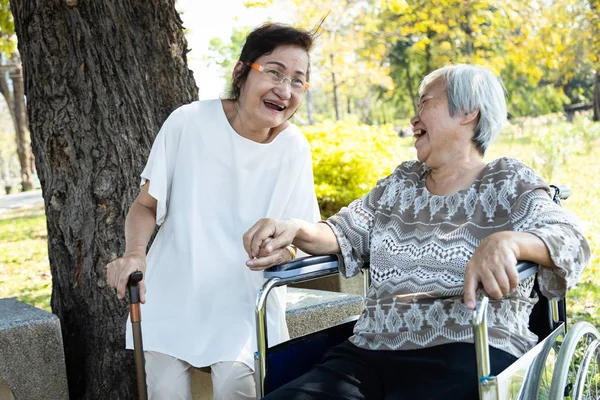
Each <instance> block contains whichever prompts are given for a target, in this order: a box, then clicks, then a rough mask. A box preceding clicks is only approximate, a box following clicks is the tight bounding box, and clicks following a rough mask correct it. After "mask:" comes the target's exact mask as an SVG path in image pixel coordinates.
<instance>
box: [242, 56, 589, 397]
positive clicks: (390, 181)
mask: <svg viewBox="0 0 600 400" xmlns="http://www.w3.org/2000/svg"><path fill="white" fill-rule="evenodd" d="M506 115H507V112H506V102H505V97H504V88H503V87H502V84H501V82H500V81H499V80H498V79H497V78H496V77H495V76H494V75H493V74H492V73H491V72H489V71H487V70H486V69H484V68H481V67H477V66H472V65H454V66H449V67H444V68H441V69H439V70H436V71H434V72H432V73H431V74H429V75H428V76H427V77H425V79H424V80H423V82H422V84H421V87H420V100H419V109H418V112H417V114H416V115H415V116H414V117H413V118H412V120H411V124H412V126H413V130H414V135H415V137H416V142H415V147H416V150H417V160H416V161H408V162H403V163H402V164H400V165H399V166H398V167H397V168H396V170H395V171H394V172H393V173H392V174H391V175H390V176H388V177H386V178H383V179H382V180H380V181H379V182H378V183H377V185H376V187H375V188H374V189H372V190H371V191H370V192H369V193H368V194H366V195H365V196H364V197H362V198H361V199H358V200H355V201H354V202H352V203H351V204H350V205H349V206H348V207H344V208H342V209H341V210H340V211H339V212H338V213H337V214H336V215H334V216H332V217H331V218H329V219H327V220H326V221H322V222H321V223H310V222H306V221H302V220H301V219H284V220H276V219H262V220H260V221H258V222H257V223H256V224H255V225H254V226H253V227H252V228H251V229H250V230H249V231H248V232H247V233H246V234H245V235H244V246H245V248H246V251H247V252H248V256H249V258H250V259H249V260H248V261H247V265H248V266H249V268H250V269H251V270H260V269H262V268H266V267H269V266H271V265H273V264H275V263H276V258H277V252H278V251H280V250H279V249H281V248H284V247H285V246H287V245H290V244H294V245H296V246H298V247H299V248H300V249H302V250H304V251H306V252H307V253H310V254H329V253H338V252H339V253H341V254H342V255H343V259H344V263H343V265H342V266H341V267H340V272H341V273H342V274H343V275H345V276H347V277H349V276H352V275H355V274H357V273H358V272H359V270H360V267H361V265H362V264H363V263H364V262H366V261H369V262H370V274H371V282H372V285H371V287H370V289H369V291H368V293H367V296H366V299H365V307H364V309H363V312H362V315H361V317H360V318H359V320H358V321H357V323H356V326H355V328H354V335H353V336H352V337H350V339H349V340H348V341H346V342H345V343H343V344H341V345H339V346H337V347H334V348H333V349H331V350H330V351H329V352H328V353H327V354H326V355H325V356H324V359H323V360H322V363H321V364H320V365H317V366H316V367H315V368H314V369H312V370H311V371H310V372H308V373H307V374H305V375H304V376H302V377H300V378H298V379H297V380H295V381H293V382H291V383H289V384H288V385H286V386H283V387H282V388H280V389H279V390H276V391H275V392H273V393H271V394H270V395H268V396H267V397H266V398H268V399H285V400H297V399H324V398H327V399H369V400H372V399H390V400H391V399H394V400H397V399H455V400H456V399H476V398H478V388H477V371H476V362H475V349H474V346H473V344H472V343H473V333H472V327H471V321H470V319H471V316H472V312H470V310H472V309H473V308H474V307H475V302H476V293H477V289H478V287H479V286H482V288H483V290H485V291H486V292H487V294H488V295H489V296H491V298H492V299H493V300H492V301H491V302H490V306H489V309H488V316H489V318H488V325H489V334H490V339H489V344H490V346H491V348H490V359H491V373H492V374H498V373H499V372H500V371H502V370H503V369H504V368H506V367H507V366H508V365H510V364H511V363H512V362H514V360H516V358H518V357H520V356H521V355H523V354H524V353H525V352H526V351H528V350H529V349H531V348H532V347H533V346H534V345H535V344H536V342H537V337H536V336H535V335H534V334H533V333H532V332H530V331H529V329H528V319H529V314H530V313H531V310H532V308H533V305H534V304H535V303H536V302H537V295H536V294H535V293H533V292H532V288H533V284H534V279H535V277H533V276H532V277H530V278H528V279H525V280H523V281H521V282H519V281H518V274H517V271H516V268H515V266H516V264H517V261H518V260H528V261H533V262H535V263H538V264H540V270H539V273H538V278H537V279H538V282H539V286H540V289H541V291H542V293H543V294H544V295H545V296H547V297H550V298H555V297H562V296H564V295H565V293H566V291H567V290H568V289H569V288H570V287H572V286H573V285H574V284H575V283H576V281H577V279H578V277H579V276H580V274H581V272H582V270H583V268H584V267H585V266H586V264H587V262H588V260H589V258H590V249H589V246H588V243H587V242H586V239H585V237H584V235H583V233H582V231H581V227H580V226H579V224H578V222H577V220H576V219H575V218H574V216H573V215H571V214H570V213H569V212H568V211H567V210H565V209H562V208H560V207H559V206H558V205H556V204H555V203H553V202H552V200H551V197H550V188H549V187H548V184H547V183H546V182H544V180H543V179H541V178H540V177H539V176H538V175H537V174H536V173H535V172H534V171H533V170H531V168H529V167H528V166H526V165H524V164H523V163H521V162H519V161H517V160H515V159H512V158H500V159H497V160H494V161H492V162H489V163H487V162H485V161H484V159H483V157H484V154H485V152H486V150H487V148H488V146H489V145H490V143H491V142H492V140H493V139H494V137H495V136H496V135H497V134H498V133H499V131H500V130H501V128H502V126H503V124H504V122H505V121H506Z"/></svg>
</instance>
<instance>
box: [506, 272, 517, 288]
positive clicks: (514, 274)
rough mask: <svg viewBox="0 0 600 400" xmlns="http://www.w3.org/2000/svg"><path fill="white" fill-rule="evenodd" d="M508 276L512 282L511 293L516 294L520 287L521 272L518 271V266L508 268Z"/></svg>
mask: <svg viewBox="0 0 600 400" xmlns="http://www.w3.org/2000/svg"><path fill="white" fill-rule="evenodd" d="M506 274H507V275H508V281H509V282H510V291H511V292H516V291H517V288H518V287H519V272H518V271H517V268H516V266H511V267H509V268H507V269H506Z"/></svg>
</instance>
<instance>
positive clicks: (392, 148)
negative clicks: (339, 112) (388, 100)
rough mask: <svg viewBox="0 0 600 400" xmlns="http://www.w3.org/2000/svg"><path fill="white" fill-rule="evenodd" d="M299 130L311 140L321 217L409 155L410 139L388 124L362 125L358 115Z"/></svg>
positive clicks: (358, 194)
mask: <svg viewBox="0 0 600 400" xmlns="http://www.w3.org/2000/svg"><path fill="white" fill-rule="evenodd" d="M302 131H303V132H304V134H305V135H306V137H307V138H308V140H309V142H310V144H311V150H312V156H313V170H314V177H315V190H316V193H317V199H318V201H319V206H320V207H321V215H322V217H323V218H327V217H329V216H331V215H333V214H335V213H336V212H337V211H339V209H340V208H341V207H344V206H347V205H348V204H349V203H350V202H351V201H352V200H354V199H357V198H359V197H361V196H362V195H364V194H365V193H367V192H368V191H369V190H370V189H371V188H373V187H374V186H375V184H376V183H377V181H378V180H379V179H381V178H383V177H385V176H387V175H389V174H390V173H391V172H392V171H393V170H394V168H395V167H396V166H397V165H398V164H400V162H402V161H404V160H406V159H409V156H410V150H409V149H410V148H412V142H413V140H412V139H409V138H400V137H399V136H398V134H397V132H396V131H395V130H394V129H393V127H392V126H391V125H381V126H369V125H362V124H360V123H359V122H358V120H357V119H348V120H345V121H338V122H323V123H321V124H318V125H313V126H305V127H302ZM410 158H414V156H413V157H410Z"/></svg>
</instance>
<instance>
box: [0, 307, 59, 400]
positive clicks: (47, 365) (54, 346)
mask: <svg viewBox="0 0 600 400" xmlns="http://www.w3.org/2000/svg"><path fill="white" fill-rule="evenodd" d="M13 396H14V397H13ZM14 398H16V399H18V400H27V399H44V400H65V399H68V398H69V391H68V388H67V373H66V368H65V355H64V350H63V341H62V334H61V331H60V322H59V320H58V317H57V316H56V315H54V314H51V313H49V312H47V311H44V310H41V309H39V308H35V307H32V306H30V305H28V304H25V303H22V302H20V301H18V300H16V299H14V298H8V299H0V399H2V400H12V399H14Z"/></svg>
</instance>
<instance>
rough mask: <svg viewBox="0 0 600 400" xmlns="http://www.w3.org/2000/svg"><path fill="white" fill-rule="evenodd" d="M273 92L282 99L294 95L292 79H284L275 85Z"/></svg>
mask: <svg viewBox="0 0 600 400" xmlns="http://www.w3.org/2000/svg"><path fill="white" fill-rule="evenodd" d="M273 92H275V94H276V95H277V96H279V97H280V98H282V99H289V98H290V97H292V81H291V80H289V79H288V80H285V79H284V80H283V81H282V82H280V83H279V84H278V85H275V87H273Z"/></svg>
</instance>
